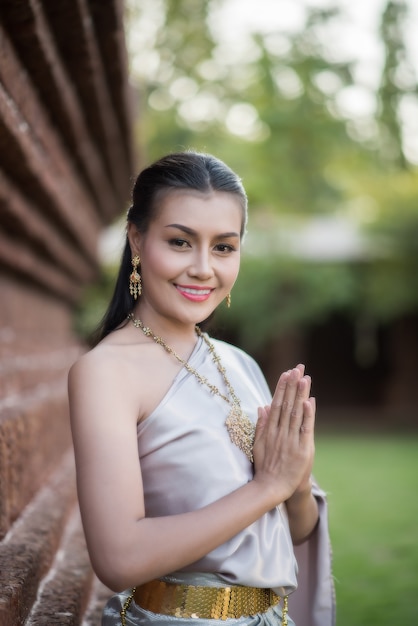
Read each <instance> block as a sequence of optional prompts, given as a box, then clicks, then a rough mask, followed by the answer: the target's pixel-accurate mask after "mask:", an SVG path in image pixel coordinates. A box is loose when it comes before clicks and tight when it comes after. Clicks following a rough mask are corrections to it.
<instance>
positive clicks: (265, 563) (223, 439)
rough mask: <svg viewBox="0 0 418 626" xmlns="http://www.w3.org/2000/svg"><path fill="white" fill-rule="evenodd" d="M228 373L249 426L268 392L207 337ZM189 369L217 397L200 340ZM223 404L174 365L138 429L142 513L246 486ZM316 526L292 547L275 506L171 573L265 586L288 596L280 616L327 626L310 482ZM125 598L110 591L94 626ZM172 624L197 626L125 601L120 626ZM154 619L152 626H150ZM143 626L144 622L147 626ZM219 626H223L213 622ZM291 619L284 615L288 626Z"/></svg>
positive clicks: (272, 612)
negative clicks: (168, 380) (286, 610)
mask: <svg viewBox="0 0 418 626" xmlns="http://www.w3.org/2000/svg"><path fill="white" fill-rule="evenodd" d="M212 342H213V344H214V345H215V349H216V351H217V353H218V354H219V355H220V357H221V362H222V365H223V366H224V367H225V368H226V372H227V376H228V378H229V380H230V382H231V384H232V387H233V388H234V390H235V393H236V395H237V396H238V398H239V399H240V401H241V407H242V409H243V410H244V412H245V413H246V415H248V417H249V418H250V419H251V420H252V421H254V422H256V420H257V408H258V407H259V406H265V405H268V404H270V402H271V393H270V391H269V388H268V386H267V383H266V381H265V379H264V377H263V375H262V373H261V370H260V368H259V367H258V365H257V364H256V363H255V361H254V360H253V359H252V358H251V357H249V356H248V355H247V354H246V353H244V352H243V351H241V350H239V349H238V348H236V347H234V346H231V345H229V344H227V343H224V342H221V341H218V340H212ZM189 363H190V365H191V366H192V367H194V368H195V369H196V370H197V371H198V372H199V373H200V374H201V375H202V376H206V377H207V379H208V380H209V381H210V383H212V384H215V385H217V387H218V388H219V389H220V390H221V391H223V390H224V383H223V380H222V378H221V376H220V374H219V372H218V371H217V368H216V366H215V364H214V363H213V361H212V358H211V355H210V353H209V351H208V348H207V346H206V344H205V342H204V341H203V340H202V339H198V341H197V343H196V346H195V349H194V350H193V353H192V355H191V357H190V359H189ZM229 409H230V407H229V405H228V404H227V403H226V402H225V401H224V400H223V399H222V398H220V397H219V396H216V395H213V394H211V393H210V391H209V390H208V389H207V388H206V387H202V385H201V384H200V383H199V382H198V381H197V379H196V377H195V376H193V375H192V374H190V373H189V372H187V370H186V369H185V368H182V369H181V370H180V372H179V373H178V375H177V376H176V378H175V379H174V381H173V384H172V386H171V387H170V389H169V391H168V392H167V394H166V395H165V397H164V398H163V399H162V401H161V402H160V404H159V405H158V406H157V408H156V409H155V410H154V411H153V413H152V414H151V415H150V416H149V417H148V418H147V419H146V420H145V421H144V422H142V423H141V424H139V425H138V453H139V459H140V464H141V473H142V477H143V485H144V499H145V510H146V515H147V516H148V517H158V516H165V515H176V514H178V513H184V512H188V511H192V510H196V509H199V508H202V507H204V506H206V505H208V504H210V503H211V502H214V501H215V500H218V499H219V498H222V497H223V496H225V495H227V494H228V493H231V492H232V491H234V490H235V489H237V488H239V487H240V486H242V485H245V484H246V483H247V482H249V481H250V480H251V479H252V477H253V467H252V464H251V463H250V462H249V460H248V459H247V457H246V456H245V454H244V453H243V452H241V450H239V448H237V447H236V446H235V445H234V444H232V443H231V440H230V438H229V435H228V432H227V430H226V426H225V419H226V417H227V415H228V412H229ZM314 493H315V496H316V497H317V499H318V504H319V509H320V521H319V524H318V527H317V529H316V530H315V532H314V533H313V535H312V537H311V538H310V539H309V540H308V541H306V542H305V543H304V544H302V546H298V547H296V548H294V546H293V545H292V541H291V538H290V533H289V526H288V519H287V513H286V506H285V505H284V504H282V505H280V506H278V507H276V508H274V509H273V510H271V511H269V512H268V513H266V514H265V515H263V516H262V517H261V518H260V519H258V520H257V521H256V522H254V523H253V524H251V526H249V527H248V528H246V529H245V530H243V531H241V532H240V533H238V534H237V535H236V536H234V537H232V539H230V540H229V541H227V542H226V543H224V544H222V545H220V546H219V547H218V548H216V549H215V550H213V551H212V552H210V553H209V554H207V555H206V556H205V557H204V558H202V559H200V560H199V561H196V562H195V563H192V564H191V565H189V566H187V567H186V568H184V569H183V570H181V571H179V572H175V573H171V574H170V576H169V577H168V579H170V578H173V577H174V579H175V580H176V581H179V582H187V583H188V584H196V585H197V584H199V585H201V584H203V585H205V584H207V585H214V586H225V585H246V586H250V587H265V588H271V589H273V590H274V591H275V592H276V593H277V594H278V595H279V596H283V595H286V594H290V596H289V616H290V617H291V618H292V619H293V620H294V622H295V623H296V625H297V626H332V625H333V624H334V621H335V618H334V614H335V610H334V592H333V589H334V587H333V581H332V576H331V565H330V545H329V538H328V527H327V513H326V501H325V494H324V493H323V492H322V491H321V490H319V488H318V487H317V486H314ZM126 597H127V594H126V593H123V594H116V595H115V596H113V597H112V598H111V599H110V601H109V602H108V604H107V605H106V607H105V609H104V613H103V621H102V626H120V623H121V621H120V615H119V612H120V609H121V607H122V605H123V602H124V601H125V599H126ZM280 615H281V609H280V607H278V608H274V609H269V611H267V612H266V613H263V614H260V615H257V616H252V617H245V618H240V619H239V620H235V619H232V620H231V619H229V620H226V621H227V622H231V621H232V622H239V623H240V624H246V625H247V626H257V625H258V624H276V625H277V624H280V623H281V621H280V617H279V616H280ZM167 621H172V622H173V621H174V622H175V623H176V626H186V624H185V622H187V626H189V624H191V622H193V623H194V624H196V621H198V622H200V623H202V622H208V624H210V625H211V626H212V625H214V622H216V621H217V620H202V619H197V620H196V618H190V619H184V618H177V617H169V616H162V615H156V614H153V613H150V612H149V611H145V610H143V609H142V608H141V607H138V606H137V605H136V604H135V603H134V602H132V604H131V607H130V609H129V610H128V615H127V626H137V625H138V624H141V625H143V626H152V625H153V626H158V624H159V623H160V622H161V623H162V622H164V623H166V622H167ZM156 622H158V624H156ZM148 623H149V625H148ZM221 623H222V624H225V622H222V621H221ZM291 625H292V620H291V619H289V626H291Z"/></svg>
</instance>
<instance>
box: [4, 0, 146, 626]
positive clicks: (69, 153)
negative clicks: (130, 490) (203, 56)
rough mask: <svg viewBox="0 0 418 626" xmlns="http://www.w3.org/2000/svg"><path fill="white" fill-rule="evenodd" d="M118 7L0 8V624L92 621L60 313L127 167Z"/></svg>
mask: <svg viewBox="0 0 418 626" xmlns="http://www.w3.org/2000/svg"><path fill="white" fill-rule="evenodd" d="M122 9H123V6H122V2H121V1H119V0H108V1H106V2H102V1H101V0H42V2H41V1H40V0H2V1H1V3H0V626H17V625H20V624H25V625H27V626H29V625H33V626H34V625H41V624H45V625H46V624H48V626H50V625H52V624H57V625H62V626H64V625H68V626H70V625H75V624H84V626H94V625H97V624H99V621H100V620H99V616H100V611H101V605H102V603H103V602H104V600H105V598H106V597H107V595H108V593H109V592H108V590H107V589H105V588H104V587H103V586H102V585H100V584H99V583H98V581H97V579H95V577H94V576H93V574H92V571H91V568H90V565H89V561H88V556H87V553H86V549H85V544H84V538H83V533H82V528H81V524H80V518H79V511H78V505H77V500H76V491H75V475H74V461H73V455H72V448H71V436H70V430H69V421H68V406H67V391H66V379H67V372H68V368H69V366H70V365H71V363H72V362H73V361H74V360H75V358H76V357H77V355H78V354H80V352H81V351H82V350H83V347H82V346H80V345H79V342H78V340H77V338H76V337H75V336H74V333H73V331H72V314H73V310H74V306H75V305H76V304H77V302H78V299H79V297H80V294H81V292H82V289H83V287H84V286H85V285H86V284H87V283H89V282H91V281H92V280H94V278H95V276H96V275H97V270H98V259H97V240H98V235H99V233H100V230H101V229H102V228H103V227H104V226H105V225H106V224H108V223H110V222H111V220H112V219H113V218H114V217H116V216H117V215H118V214H120V213H121V212H122V211H123V210H124V209H126V203H127V199H128V196H129V192H130V177H131V174H132V172H133V171H134V168H135V164H134V156H133V149H132V142H131V136H132V133H131V130H132V113H131V104H130V90H129V85H128V80H127V62H126V51H125V45H124V33H123V24H122Z"/></svg>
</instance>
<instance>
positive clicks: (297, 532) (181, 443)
mask: <svg viewBox="0 0 418 626" xmlns="http://www.w3.org/2000/svg"><path fill="white" fill-rule="evenodd" d="M246 221H247V200H246V195H245V191H244V189H243V187H242V184H241V181H240V179H239V178H238V177H237V176H236V174H234V173H233V172H232V171H231V170H230V169H229V168H228V167H227V166H226V165H225V164H224V163H222V162H221V161H219V160H218V159H216V158H214V157H212V156H210V155H206V154H200V153H195V152H185V153H179V154H172V155H169V156H167V157H165V158H162V159H161V160H159V161H157V162H156V163H154V164H153V165H151V166H150V167H148V168H146V169H145V170H144V171H143V172H142V173H141V174H140V175H139V176H138V179H137V181H136V183H135V186H134V189H133V204H132V207H131V208H130V209H129V212H128V225H127V240H126V246H125V250H124V253H123V258H122V263H121V268H120V272H119V276H118V279H117V284H116V288H115V293H114V296H113V298H112V301H111V303H110V306H109V309H108V312H107V314H106V316H105V318H104V322H103V326H102V329H101V337H100V341H99V343H98V344H97V345H96V347H94V348H93V349H92V350H91V351H90V352H89V353H87V354H86V355H84V356H83V357H82V358H81V359H80V360H79V361H78V362H77V363H76V364H75V365H74V366H73V367H72V369H71V372H70V377H69V395H70V408H71V424H72V432H73V440H74V447H75V455H76V467H77V487H78V494H79V502H80V508H81V514H82V519H83V525H84V530H85V535H86V539H87V545H88V549H89V554H90V557H91V561H92V564H93V567H94V569H95V571H96V573H97V575H98V576H99V578H100V579H101V580H102V581H103V582H104V583H105V584H106V585H108V586H109V587H110V588H111V589H113V590H115V591H116V592H118V593H117V594H116V595H115V596H113V597H112V598H111V600H110V601H109V603H108V605H107V606H106V608H105V610H104V614H103V622H102V624H103V626H116V625H120V624H122V626H125V625H130V626H134V625H137V624H148V623H149V624H150V623H153V624H160V623H166V622H167V621H171V622H173V623H174V624H175V625H176V626H186V625H188V624H191V623H192V622H193V623H195V621H196V619H198V620H200V622H202V621H203V622H205V626H210V625H214V626H216V624H217V623H218V620H221V623H222V622H223V621H224V620H225V619H226V620H229V621H231V620H233V621H234V623H239V624H242V625H244V624H245V625H246V626H247V625H254V626H255V625H256V624H264V623H269V624H273V623H274V624H283V625H286V624H289V625H292V624H294V622H293V621H292V618H291V617H290V616H291V615H292V616H293V619H295V622H296V623H297V624H298V626H319V625H321V626H330V625H331V624H332V623H333V619H334V618H333V613H334V611H333V599H332V580H331V574H330V568H329V546H328V535H327V523H326V516H325V514H324V499H323V494H322V492H320V491H319V490H318V489H317V487H315V486H314V487H313V486H312V480H311V470H312V464H313V457H314V438H313V433H314V418H315V400H314V398H312V397H310V378H309V376H307V375H305V373H304V368H303V366H302V365H298V366H297V367H295V368H294V369H291V370H289V371H287V372H284V373H283V374H282V375H281V376H280V379H279V381H278V384H277V387H276V390H275V393H274V397H273V399H271V396H270V393H269V390H268V388H267V384H266V382H265V380H264V378H263V376H262V374H261V372H260V370H259V368H258V366H257V365H256V364H255V363H254V361H253V360H252V359H251V358H250V357H249V356H248V355H246V354H245V353H243V352H242V351H241V350H239V349H237V348H235V347H233V346H230V345H228V344H226V343H223V342H221V341H216V340H214V339H210V338H209V337H208V335H206V334H204V333H202V332H201V331H200V329H199V327H198V326H197V325H198V324H199V323H201V322H202V321H203V320H206V319H207V318H208V317H209V316H210V315H211V314H212V313H213V311H214V310H215V309H216V307H217V306H218V305H219V304H220V303H221V302H222V301H226V303H227V304H229V303H230V298H231V296H230V293H231V290H232V287H233V285H234V282H235V280H236V278H237V275H238V270H239V264H240V246H241V241H242V238H243V235H244V232H245V227H246ZM255 332H256V329H255ZM298 545H300V550H301V551H302V553H301V555H300V556H301V560H300V562H299V567H300V570H301V571H300V578H301V582H302V589H298V591H295V590H296V588H297V586H298V581H297V562H296V558H295V551H297V550H298V548H295V549H294V546H298ZM305 561H306V563H305ZM289 594H293V596H294V601H293V600H292V599H290V600H289V603H288V600H287V598H288V596H289ZM295 616H300V617H297V618H296V617H295Z"/></svg>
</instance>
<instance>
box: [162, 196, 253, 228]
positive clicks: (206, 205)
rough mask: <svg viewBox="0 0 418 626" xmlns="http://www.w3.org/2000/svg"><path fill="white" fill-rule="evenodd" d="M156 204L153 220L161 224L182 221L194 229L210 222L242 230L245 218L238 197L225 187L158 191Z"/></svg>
mask: <svg viewBox="0 0 418 626" xmlns="http://www.w3.org/2000/svg"><path fill="white" fill-rule="evenodd" d="M154 208H155V209H156V213H155V218H154V220H153V221H154V222H156V223H158V224H160V225H168V224H170V223H175V224H179V223H181V224H183V225H187V226H189V227H191V228H193V229H195V230H199V227H201V228H203V227H205V226H211V227H216V228H217V229H219V230H222V231H225V232H227V231H231V230H235V231H236V232H238V233H240V232H241V229H242V225H243V220H244V215H243V209H242V206H241V202H240V199H239V197H238V196H237V195H236V194H234V193H230V192H225V191H209V192H200V191H197V190H194V189H175V190H168V191H164V192H163V193H161V194H160V195H159V197H158V198H157V199H156V202H155V207H154Z"/></svg>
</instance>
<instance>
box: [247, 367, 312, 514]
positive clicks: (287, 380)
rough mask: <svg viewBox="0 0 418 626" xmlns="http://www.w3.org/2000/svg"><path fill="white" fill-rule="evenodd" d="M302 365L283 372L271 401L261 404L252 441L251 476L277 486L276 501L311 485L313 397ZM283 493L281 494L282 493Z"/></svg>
mask: <svg viewBox="0 0 418 626" xmlns="http://www.w3.org/2000/svg"><path fill="white" fill-rule="evenodd" d="M304 370H305V368H304V366H303V365H298V366H297V367H296V368H294V369H293V370H289V371H288V372H284V373H283V374H282V375H281V376H280V378H279V381H278V383H277V386H276V390H275V393H274V396H273V400H272V403H271V405H270V406H269V407H268V406H267V407H260V408H259V411H258V414H259V419H258V422H257V427H256V433H255V441H254V451H253V452H254V468H255V474H254V480H256V481H262V482H264V483H266V484H268V485H269V486H270V487H273V489H274V485H275V486H276V489H277V497H278V502H280V501H282V500H283V499H285V500H286V499H288V498H290V497H291V496H292V495H293V494H296V493H303V492H304V491H306V490H307V488H308V487H309V486H310V476H311V472H312V466H313V460H314V423H315V399H314V398H312V397H310V396H309V394H310V389H311V379H310V377H309V376H306V375H305V373H304ZM283 493H284V497H283Z"/></svg>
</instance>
